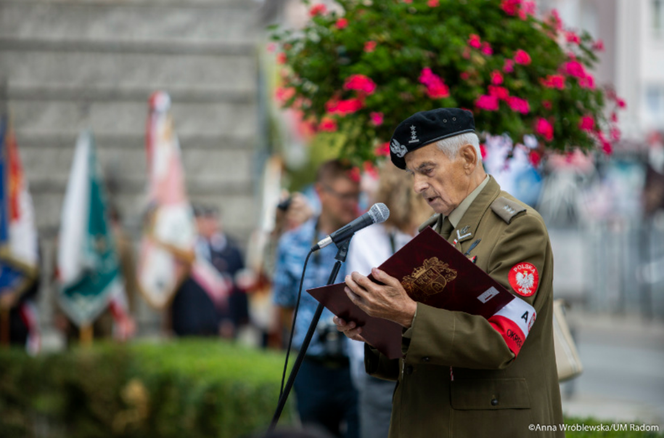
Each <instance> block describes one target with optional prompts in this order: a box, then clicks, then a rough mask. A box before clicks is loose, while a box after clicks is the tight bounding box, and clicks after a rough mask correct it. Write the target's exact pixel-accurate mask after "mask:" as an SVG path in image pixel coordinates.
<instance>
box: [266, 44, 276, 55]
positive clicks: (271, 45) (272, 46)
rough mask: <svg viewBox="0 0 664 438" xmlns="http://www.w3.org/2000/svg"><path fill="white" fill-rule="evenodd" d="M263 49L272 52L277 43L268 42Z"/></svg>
mask: <svg viewBox="0 0 664 438" xmlns="http://www.w3.org/2000/svg"><path fill="white" fill-rule="evenodd" d="M265 49H266V50H267V52H268V53H274V52H275V51H276V50H277V45H276V44H275V43H268V44H267V46H265Z"/></svg>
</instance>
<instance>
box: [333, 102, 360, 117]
mask: <svg viewBox="0 0 664 438" xmlns="http://www.w3.org/2000/svg"><path fill="white" fill-rule="evenodd" d="M362 107H364V102H362V100H361V99H357V98H353V99H346V100H337V99H331V100H330V101H329V102H327V103H326V104H325V109H326V110H327V112H328V113H330V114H338V115H340V116H342V117H343V116H347V115H348V114H352V113H355V112H357V111H359V110H361V109H362Z"/></svg>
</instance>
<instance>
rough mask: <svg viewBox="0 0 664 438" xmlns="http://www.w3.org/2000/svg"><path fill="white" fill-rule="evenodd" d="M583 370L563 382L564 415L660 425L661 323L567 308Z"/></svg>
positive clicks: (663, 418) (663, 410) (663, 385)
mask: <svg viewBox="0 0 664 438" xmlns="http://www.w3.org/2000/svg"><path fill="white" fill-rule="evenodd" d="M569 320H570V323H571V324H572V325H573V327H574V328H575V332H576V333H575V335H576V338H577V347H578V348H579V354H580V355H581V360H582V362H583V365H584V372H583V374H582V375H581V376H579V377H578V378H577V379H575V380H574V381H573V382H570V383H566V384H563V385H562V387H561V390H562V393H563V410H564V411H565V414H566V415H573V416H576V417H586V416H592V417H595V418H598V419H607V420H611V419H615V420H618V421H620V422H636V421H639V422H643V423H647V424H658V425H660V430H664V322H663V321H661V320H660V321H655V322H649V323H648V322H644V321H643V320H642V319H640V318H638V317H625V316H608V315H593V314H587V313H576V312H574V311H572V312H570V313H569Z"/></svg>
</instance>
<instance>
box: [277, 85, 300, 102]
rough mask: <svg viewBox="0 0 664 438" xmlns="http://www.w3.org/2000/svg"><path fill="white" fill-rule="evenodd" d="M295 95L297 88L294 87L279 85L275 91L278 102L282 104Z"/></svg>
mask: <svg viewBox="0 0 664 438" xmlns="http://www.w3.org/2000/svg"><path fill="white" fill-rule="evenodd" d="M294 95H295V88H292V87H287V88H284V87H277V89H276V90H275V91H274V97H275V98H276V99H277V102H279V103H280V104H283V103H285V102H286V101H287V100H288V99H290V98H291V97H293V96H294Z"/></svg>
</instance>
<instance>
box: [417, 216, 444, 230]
mask: <svg viewBox="0 0 664 438" xmlns="http://www.w3.org/2000/svg"><path fill="white" fill-rule="evenodd" d="M438 216H440V215H439V214H434V215H433V216H431V217H430V218H429V219H427V220H426V221H425V222H424V223H423V224H422V225H420V227H419V228H418V229H417V232H418V233H419V232H420V231H422V230H423V229H425V228H426V227H432V228H433V226H434V225H436V222H437V221H438Z"/></svg>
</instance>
